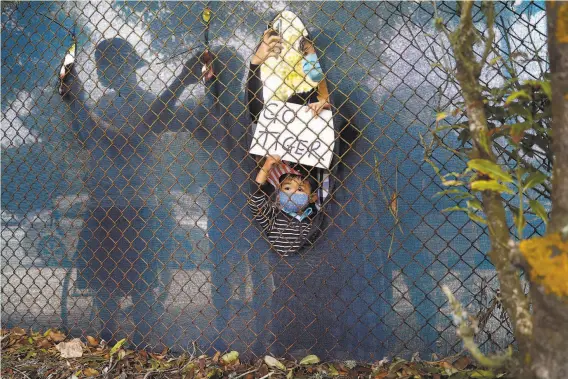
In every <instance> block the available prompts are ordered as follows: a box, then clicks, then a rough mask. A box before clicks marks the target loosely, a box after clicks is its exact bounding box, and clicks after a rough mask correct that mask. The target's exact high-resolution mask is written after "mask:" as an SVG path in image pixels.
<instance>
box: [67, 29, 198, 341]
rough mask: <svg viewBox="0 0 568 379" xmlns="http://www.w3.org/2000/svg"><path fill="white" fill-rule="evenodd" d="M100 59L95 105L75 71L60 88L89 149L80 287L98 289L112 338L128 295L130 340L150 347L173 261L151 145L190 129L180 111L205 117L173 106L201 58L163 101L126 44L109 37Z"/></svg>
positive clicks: (104, 332)
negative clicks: (159, 292)
mask: <svg viewBox="0 0 568 379" xmlns="http://www.w3.org/2000/svg"><path fill="white" fill-rule="evenodd" d="M95 59H96V65H97V75H98V77H99V80H100V82H101V83H102V84H103V85H104V86H105V87H106V91H105V94H104V95H103V97H102V98H101V99H100V101H99V102H98V104H97V105H96V107H94V108H93V109H90V107H89V106H88V105H87V98H88V94H87V93H86V91H85V90H84V87H83V84H82V83H81V81H80V79H79V78H78V75H77V68H76V67H75V66H73V67H72V68H71V70H70V72H69V74H68V75H67V76H66V77H65V80H64V83H63V84H62V85H63V88H64V91H63V93H64V96H63V97H64V100H65V101H66V102H67V103H68V104H69V106H70V110H71V112H72V113H73V114H74V119H73V122H72V129H73V132H74V133H75V135H76V136H77V138H78V139H79V141H80V142H82V143H83V145H84V146H85V148H86V149H87V150H88V152H89V158H88V172H87V173H86V178H85V184H86V187H87V190H88V192H89V196H90V197H89V200H88V204H87V211H86V212H85V215H84V220H83V221H84V224H83V228H82V230H81V233H80V235H79V242H78V246H77V253H76V258H75V259H74V260H75V266H76V267H77V269H78V283H77V286H78V288H79V289H86V288H88V289H91V290H93V291H94V301H93V306H94V307H95V308H96V310H97V312H98V317H99V319H100V320H101V322H102V328H101V329H100V336H101V337H102V338H103V339H105V340H106V341H113V340H116V339H118V338H119V336H120V335H121V333H123V332H124V329H129V328H128V327H123V325H122V322H121V321H122V320H121V319H122V315H121V314H120V313H121V312H120V303H121V300H122V299H123V298H125V297H130V298H131V300H132V304H133V305H132V308H131V311H130V313H129V314H128V315H126V317H127V318H128V317H129V318H131V319H132V323H131V324H132V325H131V327H130V329H132V330H133V332H132V335H131V339H130V340H131V341H132V342H133V343H134V345H136V346H137V347H145V346H146V345H147V342H148V340H149V339H150V334H151V332H152V331H153V332H154V333H156V332H158V330H153V328H156V329H159V324H160V323H159V318H160V315H161V313H162V311H163V304H161V302H160V301H158V300H157V299H156V296H155V294H154V289H155V288H156V286H157V285H158V283H159V280H158V275H159V273H160V272H161V271H163V270H164V269H165V264H166V263H167V257H166V256H163V255H164V252H166V251H167V248H166V247H165V246H164V244H165V243H167V242H164V239H163V238H160V237H163V234H164V232H165V233H167V231H164V228H163V225H164V223H165V222H167V220H164V217H167V215H166V216H164V215H159V208H160V201H161V200H160V199H159V198H158V196H157V194H156V191H155V189H156V186H157V185H158V182H159V180H160V178H159V174H158V173H156V172H155V166H156V162H155V157H154V155H155V154H154V153H155V152H154V151H153V148H154V145H155V142H156V140H157V136H158V135H157V133H159V132H161V131H164V130H179V129H181V128H182V127H183V125H185V124H184V123H181V122H175V121H176V120H178V119H179V117H176V115H177V114H179V113H182V114H181V115H180V117H183V118H184V120H187V119H190V118H191V117H199V116H196V115H197V114H198V113H199V112H198V111H196V110H195V109H192V112H189V111H187V109H183V112H181V111H182V109H179V107H177V108H176V107H175V99H176V97H177V96H178V95H179V94H180V93H181V91H182V90H183V88H184V87H185V86H187V85H188V84H192V83H196V82H197V81H198V80H199V75H200V74H199V72H198V68H199V65H198V64H197V63H198V57H195V56H194V57H192V58H190V59H189V60H188V61H187V62H186V63H185V65H184V67H183V69H182V70H181V72H180V74H179V75H178V76H177V77H176V78H175V79H174V80H173V82H172V83H171V84H170V85H169V87H168V88H167V89H166V90H165V91H164V92H163V93H162V94H161V95H160V96H159V97H157V98H156V97H155V96H153V95H152V94H151V93H149V92H147V91H145V90H144V89H142V88H141V87H140V86H139V85H138V81H137V77H136V68H139V67H141V66H143V65H145V62H144V61H143V60H142V59H141V58H140V57H139V56H138V54H137V53H136V51H135V50H134V48H133V47H132V46H131V45H130V44H129V43H128V42H126V41H125V40H123V39H120V38H113V39H109V40H103V41H102V42H100V43H99V44H98V45H97V47H96V50H95ZM193 105H194V104H193ZM190 106H191V105H190ZM193 111H195V112H193ZM160 234H162V235H160Z"/></svg>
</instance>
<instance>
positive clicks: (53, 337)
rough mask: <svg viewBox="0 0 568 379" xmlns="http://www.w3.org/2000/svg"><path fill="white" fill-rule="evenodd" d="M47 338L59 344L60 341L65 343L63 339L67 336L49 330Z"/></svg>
mask: <svg viewBox="0 0 568 379" xmlns="http://www.w3.org/2000/svg"><path fill="white" fill-rule="evenodd" d="M48 337H49V339H51V340H52V341H53V342H61V341H65V337H67V336H66V335H65V333H63V332H60V331H58V330H50V331H49V334H48Z"/></svg>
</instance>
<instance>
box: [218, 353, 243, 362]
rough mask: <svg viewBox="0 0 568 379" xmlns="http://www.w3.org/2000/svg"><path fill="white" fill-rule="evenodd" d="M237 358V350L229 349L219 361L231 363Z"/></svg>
mask: <svg viewBox="0 0 568 379" xmlns="http://www.w3.org/2000/svg"><path fill="white" fill-rule="evenodd" d="M237 359H239V352H238V351H231V352H229V353H227V354H225V355H223V356H222V357H221V361H223V363H225V364H231V363H233V362H235V361H236V360H237Z"/></svg>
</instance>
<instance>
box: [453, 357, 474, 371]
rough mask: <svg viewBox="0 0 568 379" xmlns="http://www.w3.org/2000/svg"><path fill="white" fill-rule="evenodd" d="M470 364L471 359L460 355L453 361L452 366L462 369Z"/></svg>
mask: <svg viewBox="0 0 568 379" xmlns="http://www.w3.org/2000/svg"><path fill="white" fill-rule="evenodd" d="M470 364H471V359H469V358H468V357H465V356H464V357H460V358H459V359H458V360H457V361H455V362H454V367H455V368H457V369H458V370H464V369H465V368H466V367H467V366H469V365H470Z"/></svg>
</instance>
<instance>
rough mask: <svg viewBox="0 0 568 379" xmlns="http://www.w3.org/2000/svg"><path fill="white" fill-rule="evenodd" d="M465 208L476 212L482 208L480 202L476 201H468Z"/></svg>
mask: <svg viewBox="0 0 568 379" xmlns="http://www.w3.org/2000/svg"><path fill="white" fill-rule="evenodd" d="M467 207H468V208H473V209H475V210H478V211H480V210H482V209H483V207H482V206H481V201H479V200H477V199H472V200H468V201H467Z"/></svg>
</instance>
